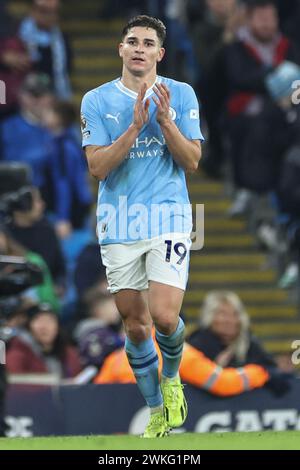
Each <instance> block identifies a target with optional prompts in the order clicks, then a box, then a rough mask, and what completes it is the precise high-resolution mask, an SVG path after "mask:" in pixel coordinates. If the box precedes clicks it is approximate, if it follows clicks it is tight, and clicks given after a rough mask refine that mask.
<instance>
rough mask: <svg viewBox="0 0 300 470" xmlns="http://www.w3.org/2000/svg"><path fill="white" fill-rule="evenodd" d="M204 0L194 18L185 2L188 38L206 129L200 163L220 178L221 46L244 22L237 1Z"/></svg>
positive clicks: (222, 154) (223, 91)
mask: <svg viewBox="0 0 300 470" xmlns="http://www.w3.org/2000/svg"><path fill="white" fill-rule="evenodd" d="M204 3H205V5H204V8H203V5H202V8H201V15H202V17H200V19H199V20H198V21H194V19H193V17H192V16H191V15H193V16H194V7H195V6H194V5H193V4H191V2H190V4H189V8H190V10H191V11H190V21H191V37H192V40H193V44H194V48H195V53H196V57H197V62H198V64H199V70H200V72H199V75H200V77H199V84H198V95H199V98H200V100H201V103H202V105H203V112H204V115H205V119H206V123H207V126H208V132H209V145H208V147H207V148H206V152H205V155H204V158H203V160H202V166H203V168H204V170H205V171H206V173H207V174H208V175H209V176H212V177H220V176H221V175H222V166H223V162H224V158H225V148H224V142H223V140H224V137H223V134H224V132H223V123H222V121H223V119H224V116H223V113H222V109H223V106H224V104H225V99H226V92H227V87H226V80H225V73H224V66H223V49H224V46H225V45H226V44H228V43H230V42H232V41H233V40H234V38H235V35H236V32H237V30H238V29H239V27H240V26H241V25H242V24H244V21H245V8H244V6H243V5H242V4H240V3H239V2H238V1H237V0H205V2H204ZM199 9H200V8H199ZM203 12H204V13H203ZM199 14H200V11H199V13H198V15H199ZM208 44H209V47H207V45H208ZM220 111H221V112H220Z"/></svg>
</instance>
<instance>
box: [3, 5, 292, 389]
mask: <svg viewBox="0 0 300 470" xmlns="http://www.w3.org/2000/svg"><path fill="white" fill-rule="evenodd" d="M30 3H31V9H30V11H29V13H28V15H27V16H26V17H25V18H24V19H22V20H21V22H16V21H15V19H14V18H13V17H12V16H11V15H10V14H9V9H8V8H7V7H8V6H9V1H8V0H6V1H4V0H2V1H1V4H0V80H2V81H3V82H5V84H6V104H5V105H2V104H1V106H0V213H1V221H0V255H9V256H18V257H23V258H24V259H26V260H29V261H30V262H32V263H35V264H37V265H38V266H39V267H40V268H41V270H42V273H43V284H42V285H39V286H38V287H32V288H30V289H28V290H26V291H25V292H24V293H23V294H22V295H21V296H20V297H19V298H18V301H17V303H15V304H14V306H13V308H12V309H11V311H10V312H8V314H7V315H6V319H5V321H4V323H3V329H4V330H5V335H6V338H7V344H8V350H7V370H8V372H10V373H45V372H47V373H54V374H56V375H58V376H59V377H60V378H62V379H70V378H77V380H78V381H80V380H84V379H82V375H81V374H82V371H84V370H86V368H89V367H92V369H89V370H91V371H92V372H91V376H90V375H88V377H94V380H95V381H96V382H97V383H108V382H132V381H133V380H134V378H133V376H132V373H131V371H130V369H129V366H128V363H127V360H126V357H125V354H124V352H123V349H122V347H123V344H124V335H123V329H122V324H121V323H120V319H119V315H118V312H117V309H116V306H115V303H114V300H113V298H112V297H111V296H110V294H109V293H108V292H107V283H106V278H105V270H104V267H103V266H102V265H101V259H100V251H99V246H98V243H97V241H96V237H95V227H94V223H93V222H91V220H93V217H91V213H92V211H91V206H92V202H93V200H94V199H95V197H93V196H92V184H91V181H90V180H89V178H88V174H87V166H86V162H85V159H84V156H83V153H82V150H81V146H80V138H79V132H78V119H77V110H76V108H75V107H74V105H73V103H72V87H71V80H70V74H71V71H72V47H71V45H70V43H69V41H68V39H67V37H66V36H65V34H63V32H62V31H61V28H60V25H59V16H60V6H61V5H60V3H61V2H60V1H59V0H32V1H31V2H30ZM102 3H103V2H102ZM102 6H103V8H102V9H101V12H100V13H99V14H100V15H102V17H103V18H110V17H113V16H114V15H115V12H116V11H118V12H119V14H122V15H124V16H130V15H132V14H136V13H148V14H151V15H153V16H158V17H160V18H161V19H162V20H163V21H164V22H165V23H166V25H167V31H168V37H167V44H166V49H167V56H166V61H165V63H164V65H163V70H162V71H161V72H162V73H166V74H167V75H168V76H170V77H173V78H175V79H178V80H184V81H188V82H189V83H191V84H192V85H193V86H194V87H195V89H196V91H197V94H198V97H199V101H200V103H201V108H202V115H203V117H202V118H203V123H204V124H203V125H204V127H205V130H206V132H205V133H206V136H207V142H206V144H205V151H204V159H203V163H202V165H203V169H204V171H205V172H206V173H207V175H208V176H209V177H212V178H217V179H223V180H224V181H227V182H228V181H230V185H231V187H232V188H233V195H234V199H233V204H232V206H231V208H230V210H229V213H228V216H229V217H247V218H248V220H249V227H250V228H251V229H252V230H254V232H255V234H256V235H257V237H258V238H259V239H260V240H261V242H263V243H264V244H265V245H266V246H267V247H268V248H269V249H270V250H271V251H272V252H274V253H275V254H276V255H278V253H279V252H280V253H281V255H282V253H284V262H283V266H282V267H281V269H282V274H284V276H283V278H282V287H287V286H289V285H290V284H291V283H292V282H295V281H296V279H297V273H298V266H299V259H300V258H299V243H300V209H299V208H300V190H299V181H300V177H299V178H298V176H300V132H299V131H300V108H299V106H298V104H299V99H300V91H299V92H298V94H297V86H298V87H299V86H300V55H299V50H300V33H299V28H298V24H299V21H300V0H289V1H288V2H287V1H284V0H278V1H274V2H272V1H271V0H240V1H239V0H173V1H172V0H162V1H159V2H158V1H151V2H150V1H149V2H148V1H146V0H144V1H130V2H129V1H123V2H118V1H117V0H114V1H110V2H104V4H103V5H102ZM297 80H299V82H298V85H297V83H296V82H297ZM295 84H296V85H295ZM293 87H294V88H293ZM261 199H263V200H264V203H265V204H266V211H265V212H264V211H263V212H262V211H260V212H258V211H257V208H258V207H261V204H260V203H259V201H260V200H261ZM282 247H283V248H282ZM0 308H2V307H0ZM202 313H203V314H202V315H201V316H199V325H198V324H197V325H196V329H195V331H193V332H192V333H191V334H190V336H189V337H188V338H187V342H186V347H185V350H184V357H183V362H182V367H181V374H182V377H183V380H184V381H186V382H190V383H193V384H194V385H196V386H199V387H201V388H204V389H206V390H208V391H209V392H211V393H214V394H217V395H234V394H237V393H241V392H242V391H244V390H246V389H253V388H257V387H261V386H264V385H265V384H266V385H267V386H269V387H270V389H271V390H272V391H274V393H276V394H278V395H280V394H283V393H285V392H286V391H287V390H288V388H289V375H288V374H289V373H292V372H293V367H292V365H291V362H290V360H288V359H287V358H286V357H281V358H279V360H278V362H277V364H276V363H275V362H274V359H272V358H271V357H269V355H268V354H267V353H266V352H265V351H264V350H263V349H262V347H261V346H260V344H259V343H258V342H257V340H256V339H255V338H254V337H253V336H252V335H251V333H250V323H249V317H248V315H247V313H246V310H245V307H244V306H243V305H242V303H241V301H240V299H239V298H238V297H237V296H236V295H235V294H234V293H232V292H222V291H220V292H211V293H208V295H207V297H206V299H205V302H204V305H203V309H202ZM191 371H193V374H192V375H191V373H190V372H191ZM212 378H214V380H211V379H212ZM78 383H79V382H78ZM245 384H247V385H245ZM246 387H248V388H246Z"/></svg>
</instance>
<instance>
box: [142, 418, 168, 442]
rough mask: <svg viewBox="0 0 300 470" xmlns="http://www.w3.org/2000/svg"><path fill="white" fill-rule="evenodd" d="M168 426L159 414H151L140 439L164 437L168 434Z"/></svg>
mask: <svg viewBox="0 0 300 470" xmlns="http://www.w3.org/2000/svg"><path fill="white" fill-rule="evenodd" d="M169 430H170V428H169V426H168V424H167V422H166V420H165V417H164V415H162V414H161V413H159V412H158V413H153V414H151V415H150V420H149V423H148V424H147V427H146V429H145V431H144V434H143V435H142V436H141V437H145V438H155V437H164V436H168V434H169Z"/></svg>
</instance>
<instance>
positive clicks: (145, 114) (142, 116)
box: [133, 83, 150, 130]
mask: <svg viewBox="0 0 300 470" xmlns="http://www.w3.org/2000/svg"><path fill="white" fill-rule="evenodd" d="M146 91H147V84H146V83H144V84H143V85H142V87H141V89H140V91H139V94H138V97H137V99H136V102H135V106H134V112H133V125H134V126H135V127H136V128H137V129H138V130H141V129H142V127H143V126H144V125H145V124H147V122H148V121H149V105H150V100H149V99H147V100H145V102H144V98H145V94H146Z"/></svg>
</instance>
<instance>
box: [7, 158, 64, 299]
mask: <svg viewBox="0 0 300 470" xmlns="http://www.w3.org/2000/svg"><path fill="white" fill-rule="evenodd" d="M44 209H45V204H44V201H43V200H42V198H41V195H40V192H39V190H38V188H36V187H34V186H32V184H31V177H30V169H29V167H28V166H27V165H25V164H20V163H1V164H0V216H1V214H2V219H3V221H4V222H5V226H6V228H7V231H8V233H9V234H10V235H11V236H12V237H13V239H14V240H16V242H18V243H20V244H21V245H22V246H23V247H25V248H27V249H28V250H30V251H32V252H34V253H36V254H38V255H40V256H41V257H42V258H43V260H44V261H45V262H46V264H47V266H48V268H49V270H50V273H51V276H52V278H53V280H54V283H55V285H56V286H59V288H60V290H61V289H62V286H63V285H64V281H65V273H66V271H65V261H64V258H63V254H62V251H61V248H60V243H59V240H58V237H57V235H56V233H55V229H54V227H53V226H52V225H51V223H50V222H49V221H48V220H47V219H46V217H45V216H44ZM44 301H46V300H44ZM47 302H48V301H47Z"/></svg>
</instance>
